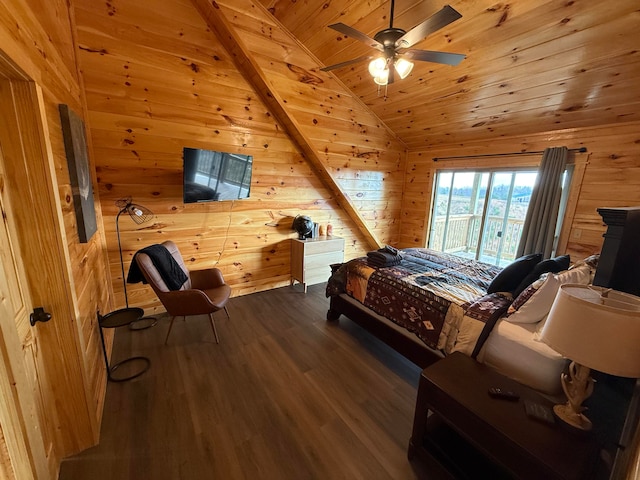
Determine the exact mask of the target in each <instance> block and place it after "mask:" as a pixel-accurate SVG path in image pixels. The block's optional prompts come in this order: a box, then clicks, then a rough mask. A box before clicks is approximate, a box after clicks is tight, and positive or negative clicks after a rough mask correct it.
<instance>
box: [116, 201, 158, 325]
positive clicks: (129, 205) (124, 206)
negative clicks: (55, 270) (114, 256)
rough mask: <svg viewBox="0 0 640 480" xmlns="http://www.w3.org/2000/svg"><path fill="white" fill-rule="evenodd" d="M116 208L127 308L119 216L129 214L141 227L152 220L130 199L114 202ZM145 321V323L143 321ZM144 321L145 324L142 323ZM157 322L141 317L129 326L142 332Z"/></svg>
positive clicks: (148, 211)
mask: <svg viewBox="0 0 640 480" xmlns="http://www.w3.org/2000/svg"><path fill="white" fill-rule="evenodd" d="M116 206H117V207H118V208H119V209H120V211H118V214H117V215H116V234H117V236H118V252H119V253H120V269H121V271H122V286H123V287H124V303H125V305H126V308H129V297H128V295H127V279H126V276H125V273H124V260H123V258H122V243H121V242H120V224H119V221H120V215H122V214H123V213H127V214H129V217H130V218H131V220H133V221H134V222H135V223H136V224H137V225H141V224H143V223H144V222H147V221H149V220H151V219H152V218H153V212H152V211H151V210H149V209H148V208H147V207H144V206H142V205H138V204H137V203H133V202H132V201H131V197H127V198H121V199H120V200H116ZM145 320H146V321H145ZM143 321H145V322H143ZM156 323H158V320H157V319H156V318H155V317H143V318H141V319H140V320H138V321H137V322H133V323H132V324H131V325H130V328H131V329H132V330H142V329H144V328H149V327H153V326H154V325H155V324H156Z"/></svg>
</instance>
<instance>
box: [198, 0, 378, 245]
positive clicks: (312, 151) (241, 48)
mask: <svg viewBox="0 0 640 480" xmlns="http://www.w3.org/2000/svg"><path fill="white" fill-rule="evenodd" d="M192 2H193V4H194V5H195V7H196V8H197V10H198V12H200V15H201V16H202V18H203V19H204V20H205V21H206V22H207V25H208V26H209V28H211V29H212V30H213V31H214V32H215V34H216V35H217V37H218V39H219V40H220V43H221V44H222V45H223V46H224V48H225V49H226V50H227V51H228V52H229V54H230V55H231V56H232V58H233V61H234V63H235V65H236V67H237V68H238V69H239V70H240V72H241V73H242V74H243V75H244V77H245V79H246V80H247V82H248V83H249V84H250V85H251V86H252V87H253V88H254V89H255V91H256V93H257V94H258V95H260V98H261V99H262V101H263V102H264V103H265V105H266V106H267V107H268V108H269V110H270V111H271V113H272V114H273V115H274V117H275V118H276V120H277V121H278V123H280V125H282V127H283V128H284V129H285V131H286V133H287V134H288V135H289V137H290V138H291V139H292V141H293V142H294V144H295V145H296V146H297V147H298V148H299V150H300V151H301V152H302V154H303V156H304V157H305V158H306V159H307V161H308V162H309V164H310V165H311V167H312V169H313V171H314V172H315V173H316V175H317V176H318V177H319V178H320V180H321V181H322V183H323V185H324V186H325V187H326V188H327V189H328V190H329V191H330V192H331V193H332V194H333V195H334V197H335V199H336V202H337V203H338V205H339V206H340V207H341V208H342V209H343V210H344V211H345V212H346V213H347V214H348V215H349V217H350V218H351V220H352V221H353V222H354V223H355V224H356V226H357V227H358V230H359V231H360V233H361V234H362V235H363V236H364V237H365V239H366V240H367V242H368V243H369V246H370V247H373V248H380V247H381V246H382V244H381V242H380V241H379V240H378V238H377V237H376V235H375V234H374V233H373V232H372V231H371V229H370V228H369V225H368V224H367V222H366V220H365V219H364V218H363V217H362V215H360V212H359V211H358V210H357V208H355V207H354V205H353V204H352V202H351V200H350V198H349V195H348V194H347V193H346V192H345V191H344V190H343V189H342V188H341V187H340V185H339V184H338V183H337V182H336V180H335V179H334V178H333V176H332V175H331V173H330V172H329V171H328V170H327V168H326V166H325V165H324V163H323V162H322V160H321V158H320V156H319V154H318V151H317V149H316V148H314V146H313V143H312V141H311V140H310V139H309V138H308V137H307V136H306V135H305V134H304V132H303V130H302V128H301V126H300V125H299V123H298V122H297V121H296V120H295V118H294V117H293V115H292V114H290V113H289V111H288V109H287V104H286V102H285V101H284V100H283V98H282V96H281V95H280V94H279V93H278V91H276V90H275V88H273V86H272V85H271V83H270V82H269V81H268V79H267V76H266V75H265V72H264V70H263V69H262V68H261V67H260V65H259V64H258V62H257V61H256V60H255V59H254V57H253V54H252V53H251V51H250V50H249V49H248V48H247V46H246V45H245V43H244V41H243V39H242V38H241V36H240V35H238V33H237V32H236V30H235V28H234V27H233V25H232V24H231V23H230V22H229V21H228V20H227V19H226V17H225V15H224V13H223V12H222V11H221V9H220V6H219V5H218V4H217V3H216V2H215V0H192ZM256 6H257V5H256ZM265 13H266V12H265ZM283 63H284V60H283ZM345 94H349V95H350V93H349V92H348V91H345Z"/></svg>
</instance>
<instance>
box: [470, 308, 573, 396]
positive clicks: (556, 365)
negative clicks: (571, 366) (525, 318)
mask: <svg viewBox="0 0 640 480" xmlns="http://www.w3.org/2000/svg"><path fill="white" fill-rule="evenodd" d="M537 329H538V324H535V323H534V324H523V323H511V322H507V321H506V320H504V319H500V320H498V322H497V323H496V325H495V326H494V327H493V330H492V331H491V334H490V335H489V338H487V341H486V342H485V344H484V346H483V348H482V350H481V352H480V354H479V355H478V360H479V361H481V362H483V363H485V364H487V365H489V366H490V367H492V368H494V369H495V370H497V371H498V372H500V373H501V374H503V375H505V376H507V377H510V378H513V379H514V380H516V381H518V382H520V383H523V384H525V385H528V386H530V387H532V388H535V389H536V390H539V391H541V392H544V393H547V394H549V395H552V396H555V395H558V394H559V393H561V391H562V385H561V383H560V375H561V374H562V372H563V371H564V370H565V368H566V365H567V362H568V360H567V359H566V358H564V357H563V356H562V355H560V354H559V353H558V352H556V351H555V350H553V349H552V348H551V347H549V346H548V345H547V344H546V343H543V342H540V341H538V340H535V338H536V337H537V335H535V333H536V330H537Z"/></svg>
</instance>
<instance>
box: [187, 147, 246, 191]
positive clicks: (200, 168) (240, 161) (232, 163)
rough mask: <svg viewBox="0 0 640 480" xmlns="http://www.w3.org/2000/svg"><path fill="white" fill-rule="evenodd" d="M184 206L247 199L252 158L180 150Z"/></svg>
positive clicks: (196, 149) (199, 150) (213, 152)
mask: <svg viewBox="0 0 640 480" xmlns="http://www.w3.org/2000/svg"><path fill="white" fill-rule="evenodd" d="M183 157H184V169H183V172H184V190H183V198H184V203H196V202H217V201H223V200H238V199H240V198H249V190H250V188H251V167H252V164H253V157H252V156H251V155H241V154H239V153H225V152H216V151H213V150H201V149H198V148H184V150H183Z"/></svg>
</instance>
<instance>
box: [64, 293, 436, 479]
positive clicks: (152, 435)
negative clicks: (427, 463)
mask: <svg viewBox="0 0 640 480" xmlns="http://www.w3.org/2000/svg"><path fill="white" fill-rule="evenodd" d="M327 307H328V299H326V298H325V296H324V285H315V286H311V287H309V291H308V293H307V294H306V295H305V294H304V293H302V291H301V287H300V286H297V287H285V288H280V289H276V290H272V291H269V292H263V293H256V294H252V295H247V296H242V297H237V298H232V299H231V300H230V302H229V305H228V308H229V313H230V314H231V318H230V319H227V318H226V316H225V315H224V312H220V313H217V314H216V325H217V328H218V333H219V335H220V344H219V345H216V343H215V341H214V337H213V332H212V331H211V327H210V325H209V323H208V320H207V318H206V316H200V317H191V318H188V319H187V320H186V322H184V321H182V319H177V320H176V322H175V324H174V327H173V331H172V332H171V337H170V338H169V344H168V345H167V346H164V345H163V341H164V336H165V335H166V332H167V328H168V325H169V319H168V317H167V316H162V317H160V321H159V323H158V325H157V326H155V327H153V328H150V329H147V330H142V331H131V330H129V329H127V328H121V329H118V330H117V331H116V339H115V345H114V351H113V356H112V359H113V360H114V361H118V360H119V359H122V358H126V357H129V356H132V355H143V356H146V357H148V358H149V359H150V360H151V368H150V370H149V371H148V372H146V373H145V374H143V375H142V376H140V377H138V378H136V379H134V380H132V381H129V382H123V383H113V382H110V383H109V385H108V387H107V397H106V403H105V407H104V416H103V420H102V428H101V437H100V444H99V445H98V446H96V447H94V448H91V449H89V450H87V451H85V452H82V453H81V454H79V455H76V456H74V457H71V458H69V459H67V460H65V461H64V463H63V465H62V467H61V471H60V479H61V480H81V479H82V480H89V479H91V480H103V479H118V480H126V479H132V480H133V479H136V480H138V479H154V480H156V479H157V480H162V479H193V480H199V479H225V480H227V479H228V480H235V479H247V480H249V479H251V480H254V479H268V480H270V479H296V480H298V479H323V480H324V479H331V480H334V479H350V480H351V479H367V480H372V479H380V480H383V479H402V480H404V479H418V478H427V477H426V476H425V473H424V472H423V471H422V470H423V467H422V466H421V465H419V464H416V463H415V462H409V461H408V460H407V455H406V451H407V445H408V441H409V437H410V434H411V425H412V420H413V409H414V405H415V397H416V388H417V383H418V378H419V376H420V369H419V368H418V367H416V366H415V365H413V364H412V363H410V362H408V361H407V360H405V359H404V358H403V357H401V356H399V355H398V354H396V353H395V352H394V351H392V350H390V349H389V348H388V347H386V346H385V345H384V344H382V343H381V342H379V341H378V340H377V339H375V338H373V337H372V336H370V335H369V334H368V333H366V332H365V331H363V330H362V329H360V327H358V326H357V325H355V324H353V323H352V322H351V321H349V320H348V319H345V318H341V319H340V322H339V324H335V323H327V322H326V321H325V315H326V311H327Z"/></svg>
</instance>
